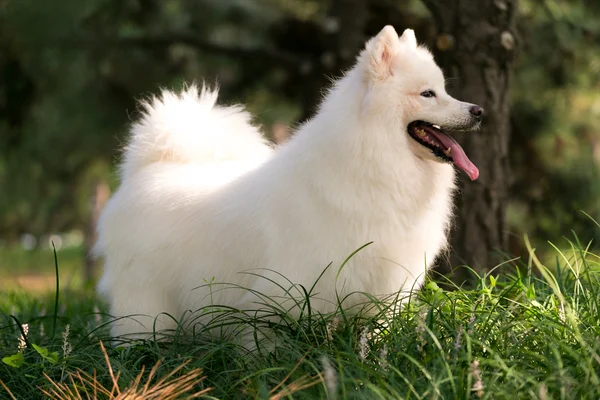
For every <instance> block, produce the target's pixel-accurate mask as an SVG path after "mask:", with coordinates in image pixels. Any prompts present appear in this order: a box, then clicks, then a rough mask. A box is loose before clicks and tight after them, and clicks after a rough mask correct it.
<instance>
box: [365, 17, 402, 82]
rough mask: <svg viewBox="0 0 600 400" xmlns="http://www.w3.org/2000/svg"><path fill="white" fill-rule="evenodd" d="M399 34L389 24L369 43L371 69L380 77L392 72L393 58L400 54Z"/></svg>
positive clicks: (368, 52)
mask: <svg viewBox="0 0 600 400" xmlns="http://www.w3.org/2000/svg"><path fill="white" fill-rule="evenodd" d="M399 44H400V42H399V41H398V34H397V33H396V30H395V29H394V28H393V27H392V26H390V25H387V26H386V27H385V28H383V29H382V30H381V32H379V34H378V35H377V36H375V37H374V38H373V39H371V40H370V41H369V42H368V43H367V54H368V57H367V59H368V61H367V62H368V64H369V71H370V72H371V73H372V74H373V75H374V76H375V77H376V78H378V79H383V78H386V77H388V76H390V75H391V74H392V68H391V67H392V60H393V59H394V57H395V56H396V54H398V47H399Z"/></svg>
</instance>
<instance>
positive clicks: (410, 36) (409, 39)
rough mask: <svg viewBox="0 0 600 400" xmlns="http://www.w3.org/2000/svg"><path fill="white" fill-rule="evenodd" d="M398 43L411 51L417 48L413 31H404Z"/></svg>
mask: <svg viewBox="0 0 600 400" xmlns="http://www.w3.org/2000/svg"><path fill="white" fill-rule="evenodd" d="M400 42H401V43H402V44H404V45H406V46H409V47H410V48H411V49H416V48H417V38H416V37H415V31H413V30H412V29H405V30H404V33H402V36H400Z"/></svg>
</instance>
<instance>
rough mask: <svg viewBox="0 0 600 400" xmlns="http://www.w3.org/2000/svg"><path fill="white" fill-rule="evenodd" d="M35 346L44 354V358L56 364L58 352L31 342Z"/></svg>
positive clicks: (40, 353)
mask: <svg viewBox="0 0 600 400" xmlns="http://www.w3.org/2000/svg"><path fill="white" fill-rule="evenodd" d="M31 345H32V346H33V348H34V349H35V351H37V353H38V354H39V355H40V356H42V358H43V359H44V360H46V361H48V362H49V363H50V364H56V363H57V362H58V353H57V352H55V351H53V352H50V351H49V350H48V349H47V348H45V347H40V346H38V345H37V344H35V343H32V344H31Z"/></svg>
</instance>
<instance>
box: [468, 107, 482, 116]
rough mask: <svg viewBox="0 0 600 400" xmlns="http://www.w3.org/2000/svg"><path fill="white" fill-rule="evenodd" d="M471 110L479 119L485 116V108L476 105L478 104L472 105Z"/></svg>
mask: <svg viewBox="0 0 600 400" xmlns="http://www.w3.org/2000/svg"><path fill="white" fill-rule="evenodd" d="M469 112H470V113H471V114H473V116H474V117H475V118H477V119H481V117H483V108H481V107H479V106H476V105H472V106H471V107H470V108H469Z"/></svg>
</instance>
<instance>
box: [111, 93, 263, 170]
mask: <svg viewBox="0 0 600 400" xmlns="http://www.w3.org/2000/svg"><path fill="white" fill-rule="evenodd" d="M217 96H218V90H217V89H213V90H211V89H209V88H207V87H206V86H203V87H202V88H201V89H200V88H198V87H197V86H196V85H191V86H189V87H187V88H186V89H184V90H183V91H182V92H181V93H179V94H177V93H173V92H170V91H163V92H162V94H161V96H158V97H153V98H152V99H150V100H149V101H146V102H142V107H143V114H142V116H141V118H140V119H139V120H138V121H137V122H135V123H134V124H133V126H132V128H131V139H130V142H129V144H128V145H127V147H126V148H125V154H124V159H123V164H122V175H123V178H124V179H126V178H127V177H128V176H129V175H131V174H133V173H135V172H136V171H138V170H140V169H142V168H144V167H145V166H148V165H150V164H153V163H161V162H170V163H184V164H187V163H201V164H202V163H218V162H227V161H249V162H251V161H253V160H256V161H260V160H264V159H265V158H266V157H268V155H269V154H270V153H271V147H270V146H269V144H268V143H267V141H266V139H264V137H263V136H262V135H261V134H260V132H259V130H258V129H257V128H256V127H255V126H253V125H252V124H251V123H250V120H251V116H250V114H249V113H247V112H246V111H244V110H243V108H242V107H240V106H231V107H220V106H217V105H216V101H217Z"/></svg>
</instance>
